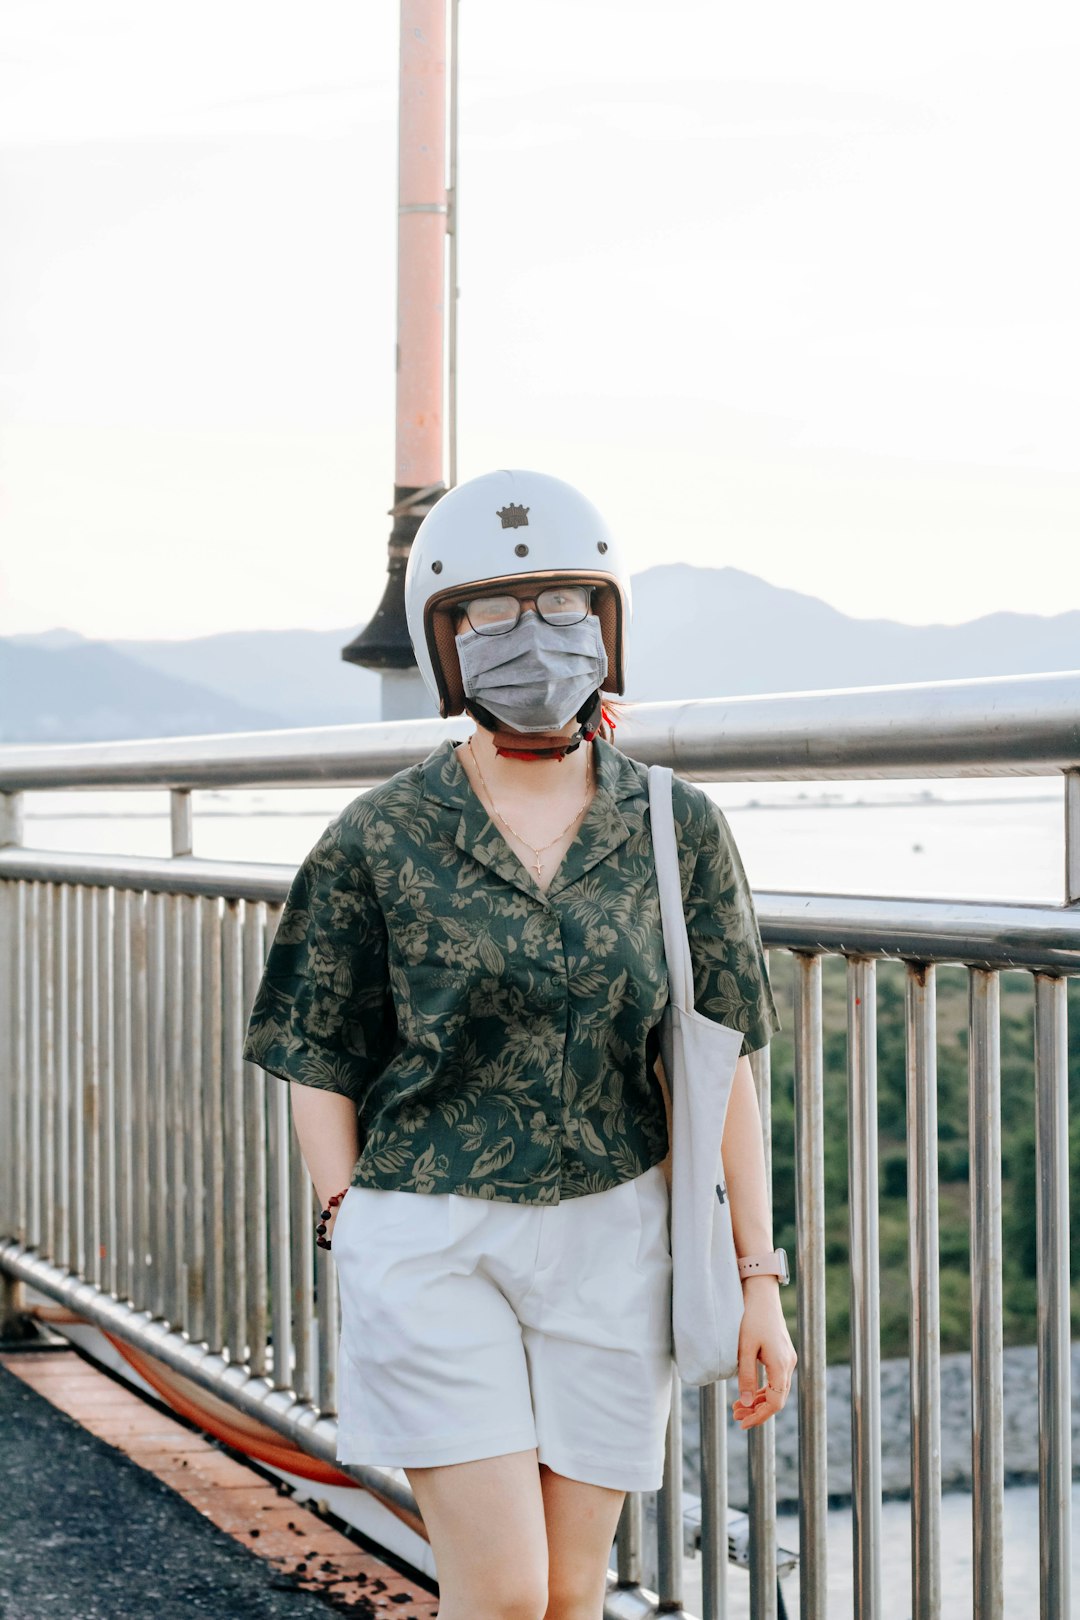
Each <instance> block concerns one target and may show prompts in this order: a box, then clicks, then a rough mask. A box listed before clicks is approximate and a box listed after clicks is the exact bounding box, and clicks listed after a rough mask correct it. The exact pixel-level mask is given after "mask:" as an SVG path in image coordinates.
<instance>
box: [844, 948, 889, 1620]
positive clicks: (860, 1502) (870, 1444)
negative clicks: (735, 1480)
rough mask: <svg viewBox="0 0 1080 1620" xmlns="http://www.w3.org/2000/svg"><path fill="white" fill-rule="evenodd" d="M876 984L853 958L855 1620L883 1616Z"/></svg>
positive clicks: (865, 962) (864, 964)
mask: <svg viewBox="0 0 1080 1620" xmlns="http://www.w3.org/2000/svg"><path fill="white" fill-rule="evenodd" d="M876 982H877V975H876V963H875V961H874V960H873V958H872V957H859V958H851V959H850V960H849V962H848V998H847V1028H848V1204H849V1222H850V1227H849V1230H850V1246H851V1504H852V1538H853V1544H852V1551H853V1558H854V1585H855V1620H880V1616H881V1612H882V1608H881V1604H882V1583H881V1334H880V1314H881V1313H880V1303H879V1301H880V1290H879V1256H878V1126H877V1006H876V1001H875V994H876Z"/></svg>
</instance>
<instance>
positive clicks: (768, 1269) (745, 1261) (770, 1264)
mask: <svg viewBox="0 0 1080 1620" xmlns="http://www.w3.org/2000/svg"><path fill="white" fill-rule="evenodd" d="M739 1276H740V1277H744V1278H745V1277H779V1278H780V1280H781V1282H787V1280H788V1263H787V1253H786V1251H785V1250H784V1249H773V1251H772V1253H771V1254H748V1255H744V1256H743V1257H741V1258H740V1260H739Z"/></svg>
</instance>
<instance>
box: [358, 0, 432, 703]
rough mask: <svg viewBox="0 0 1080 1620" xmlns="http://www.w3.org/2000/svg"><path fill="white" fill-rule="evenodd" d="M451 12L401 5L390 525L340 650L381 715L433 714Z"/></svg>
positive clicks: (424, 0) (411, 0) (426, 3)
mask: <svg viewBox="0 0 1080 1620" xmlns="http://www.w3.org/2000/svg"><path fill="white" fill-rule="evenodd" d="M446 6H447V0H401V59H400V91H399V100H398V237H397V250H398V276H397V397H396V415H395V437H394V505H393V508H392V516H393V519H394V526H393V529H392V530H391V534H390V548H389V550H390V557H389V570H388V578H387V582H386V590H385V591H384V593H383V599H382V602H381V603H380V604H379V607H378V608H377V610H376V612H375V614H374V615H373V617H372V619H371V622H370V623H369V624H368V625H367V626H366V628H365V629H364V631H363V632H362V634H361V635H359V636H357V637H356V639H355V640H354V641H353V642H351V643H350V644H349V646H347V647H345V648H344V649H343V651H342V657H343V658H344V659H346V660H347V661H348V662H350V663H355V664H363V665H364V666H366V667H367V668H368V669H380V670H382V671H384V680H383V717H384V719H393V718H405V717H406V716H408V715H423V714H427V713H430V711H431V701H430V697H429V695H428V693H427V689H426V688H425V687H424V685H423V682H422V680H421V678H420V674H419V671H418V670H417V668H416V661H415V659H414V658H413V652H412V643H411V641H410V639H409V632H408V626H407V624H406V620H405V589H404V586H405V566H406V563H407V562H408V558H409V549H410V547H411V545H412V541H413V537H414V535H415V534H416V531H417V529H418V528H419V526H420V523H421V521H422V520H423V518H424V516H425V514H426V513H427V512H428V511H429V510H430V508H431V506H432V505H433V504H434V502H435V501H437V500H438V498H439V496H440V495H441V494H443V493H444V492H445V489H446V483H445V478H444V473H443V439H444V421H443V397H444V392H445V377H446V369H445V338H446V235H447V215H448V199H447V189H446V83H447V49H446V44H447V41H446ZM395 672H401V673H400V674H397V673H395ZM406 672H407V673H406Z"/></svg>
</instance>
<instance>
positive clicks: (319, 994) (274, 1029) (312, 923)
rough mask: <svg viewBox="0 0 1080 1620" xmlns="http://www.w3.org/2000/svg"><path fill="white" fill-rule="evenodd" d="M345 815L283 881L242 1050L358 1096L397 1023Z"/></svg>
mask: <svg viewBox="0 0 1080 1620" xmlns="http://www.w3.org/2000/svg"><path fill="white" fill-rule="evenodd" d="M352 843H353V840H352V839H351V837H350V834H349V829H348V827H347V825H345V824H344V823H343V820H342V817H341V816H339V817H338V818H337V819H336V820H334V821H332V822H331V823H330V825H329V826H328V827H327V829H326V831H325V832H324V833H323V834H322V836H321V838H320V839H319V840H318V842H317V843H316V844H315V846H314V848H313V849H312V850H311V851H310V852H309V853H308V855H307V856H306V857H305V858H304V861H303V862H302V864H301V866H300V869H299V871H298V872H297V873H296V876H295V877H294V878H293V881H292V884H291V885H290V888H289V894H288V898H287V900H286V902H285V907H284V910H283V911H282V914H281V920H280V922H279V924H278V929H277V933H276V934H275V936H274V940H273V943H272V945H271V946H270V951H269V954H268V956H267V959H266V966H265V968H264V970H263V977H262V982H261V983H260V985H259V989H258V993H257V995H256V997H255V1001H254V1003H253V1005H252V1009H251V1014H250V1018H249V1021H248V1028H247V1035H246V1037H245V1040H244V1053H243V1055H244V1058H245V1059H246V1060H247V1062H249V1063H255V1064H257V1065H258V1066H259V1068H261V1069H264V1070H266V1072H267V1073H268V1074H276V1075H278V1076H279V1077H280V1078H281V1079H283V1080H297V1081H299V1082H300V1083H301V1084H302V1085H307V1086H317V1087H319V1088H320V1089H321V1090H323V1091H336V1092H341V1093H343V1094H344V1095H345V1096H348V1097H351V1098H352V1099H353V1101H354V1102H355V1103H356V1104H357V1105H358V1106H359V1104H360V1103H361V1102H362V1100H363V1097H364V1095H365V1094H366V1092H367V1090H368V1088H369V1086H370V1085H371V1083H372V1082H373V1081H374V1080H375V1079H376V1078H377V1076H378V1075H379V1074H380V1073H381V1071H382V1069H383V1068H385V1066H386V1063H387V1061H388V1060H389V1057H390V1054H391V1051H392V1047H393V1041H394V1036H395V1034H396V1029H397V1024H396V1019H395V1015H394V1010H393V1002H392V999H391V995H390V987H389V980H388V973H387V941H386V925H385V920H384V918H383V914H382V910H381V908H380V906H379V904H378V900H377V899H376V895H375V890H374V886H373V883H372V879H371V874H370V872H369V870H368V867H367V865H366V863H365V862H364V861H363V858H362V856H361V855H360V853H359V851H355V852H354V850H353V849H352V848H351V847H348V846H350V845H352Z"/></svg>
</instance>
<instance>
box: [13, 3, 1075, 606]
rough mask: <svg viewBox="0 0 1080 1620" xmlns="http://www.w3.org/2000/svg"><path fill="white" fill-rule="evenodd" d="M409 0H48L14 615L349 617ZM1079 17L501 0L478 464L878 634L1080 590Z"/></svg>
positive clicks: (17, 137)
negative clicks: (591, 505) (402, 17)
mask: <svg viewBox="0 0 1080 1620" xmlns="http://www.w3.org/2000/svg"><path fill="white" fill-rule="evenodd" d="M396 75H397V5H396V3H395V0H365V3H363V4H359V3H357V0H320V3H319V4H318V5H316V6H310V5H304V6H302V5H300V4H298V3H294V4H280V3H259V4H255V3H253V0H210V3H207V0H185V3H184V4H183V5H180V4H165V3H162V0H156V3H149V4H148V3H147V0H109V3H105V0H5V4H4V6H3V9H2V12H0V635H4V634H13V633H16V632H21V631H38V630H45V629H50V628H52V627H54V626H57V625H63V626H66V627H68V628H71V629H74V630H78V631H81V632H82V633H83V634H85V635H88V636H108V637H125V636H154V637H181V636H192V635H200V634H207V633H210V632H213V631H219V630H228V629H255V628H263V627H272V626H280V627H284V626H306V627H310V628H331V627H333V628H337V627H341V626H344V625H350V624H353V623H359V622H361V621H363V620H364V619H366V618H367V617H368V616H369V615H370V613H371V612H372V611H373V609H374V607H375V606H376V604H377V602H378V600H379V598H380V596H381V594H382V586H383V580H384V575H385V565H386V540H387V537H388V532H389V518H388V517H387V515H386V509H387V507H388V506H389V505H390V500H391V493H392V484H393V364H394V354H393V345H394V319H395V315H394V275H395V265H394V242H395V186H396V90H397V85H396ZM1078 82H1080V14H1078V13H1077V11H1076V8H1075V7H1074V6H1072V5H1067V4H1065V3H1064V0H1061V3H1053V4H1050V3H1039V0H1036V3H1034V4H1027V5H1025V6H1024V7H1023V8H1021V7H1019V6H1017V5H1015V4H1013V5H1009V6H1002V5H993V4H987V3H985V0H984V3H982V4H975V3H974V0H952V3H949V0H944V3H942V0H935V3H926V0H912V3H910V4H909V5H907V6H906V7H904V8H900V9H894V10H893V11H891V12H890V13H889V14H888V15H885V14H884V13H883V12H882V10H881V8H878V7H872V6H867V5H865V3H854V0H852V3H847V0H822V3H821V4H816V5H813V6H807V5H806V4H805V0H773V3H770V4H768V5H766V6H758V7H746V6H743V7H735V6H733V5H730V4H728V5H718V4H717V3H716V0H705V3H697V0H665V3H664V4H662V5H661V4H648V5H647V4H644V3H643V0H515V3H514V4H513V5H508V4H506V0H463V4H462V8H461V177H460V178H461V184H460V192H461V197H460V202H461V208H460V224H461V238H460V279H461V287H462V297H461V305H460V364H461V389H460V395H459V412H460V426H459V473H460V476H461V477H468V476H470V475H471V474H473V473H479V472H483V471H487V470H488V469H489V468H490V467H493V466H514V465H517V466H526V467H528V466H532V467H538V468H541V469H542V470H545V471H549V472H553V473H556V474H558V475H560V476H562V477H565V478H569V479H570V480H571V481H573V482H575V483H577V484H579V485H580V487H581V488H582V489H584V490H585V492H586V493H587V494H588V495H589V496H590V497H591V498H592V499H593V500H594V501H596V503H597V504H598V505H599V506H600V507H601V508H602V509H603V510H604V511H605V513H606V514H607V516H608V517H609V520H610V521H611V522H612V524H613V525H614V526H615V527H616V528H617V529H618V531H619V533H620V534H621V536H622V538H623V540H624V542H625V546H626V550H627V554H628V557H629V561H630V564H631V567H632V568H633V569H634V570H635V571H637V570H640V569H643V568H646V567H648V566H650V565H651V564H653V563H657V562H670V561H674V560H683V561H686V562H691V563H696V564H701V565H712V566H720V565H724V564H733V565H736V566H738V567H742V568H746V569H748V570H749V571H751V572H753V573H755V574H758V575H760V576H762V577H763V578H765V579H767V580H770V581H772V582H773V583H775V584H777V585H783V586H787V587H791V588H793V589H796V590H800V591H805V592H808V593H811V594H813V595H816V596H820V597H822V598H824V599H825V600H826V601H828V602H831V603H832V604H834V605H835V606H836V607H838V608H840V609H842V610H843V611H845V612H847V613H851V614H855V615H857V616H860V617H876V616H880V615H885V616H889V617H893V618H897V619H902V620H904V621H906V622H909V623H931V622H942V621H944V622H959V621H962V620H967V619H971V618H975V617H977V616H979V615H980V614H984V613H988V612H993V611H995V610H999V609H1015V610H1020V611H1025V612H1031V613H1044V614H1049V613H1056V612H1060V611H1063V610H1065V609H1068V608H1077V607H1080V543H1078V542H1080V522H1078V520H1080V449H1078V447H1080V313H1078V295H1077V287H1078V286H1080V251H1078V247H1077V240H1078V235H1077V226H1076V218H1075V214H1076V210H1075V191H1076V177H1075V166H1076V158H1077V153H1078V152H1080V97H1078V96H1077V94H1076V89H1075V86H1076V84H1077V83H1078Z"/></svg>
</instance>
